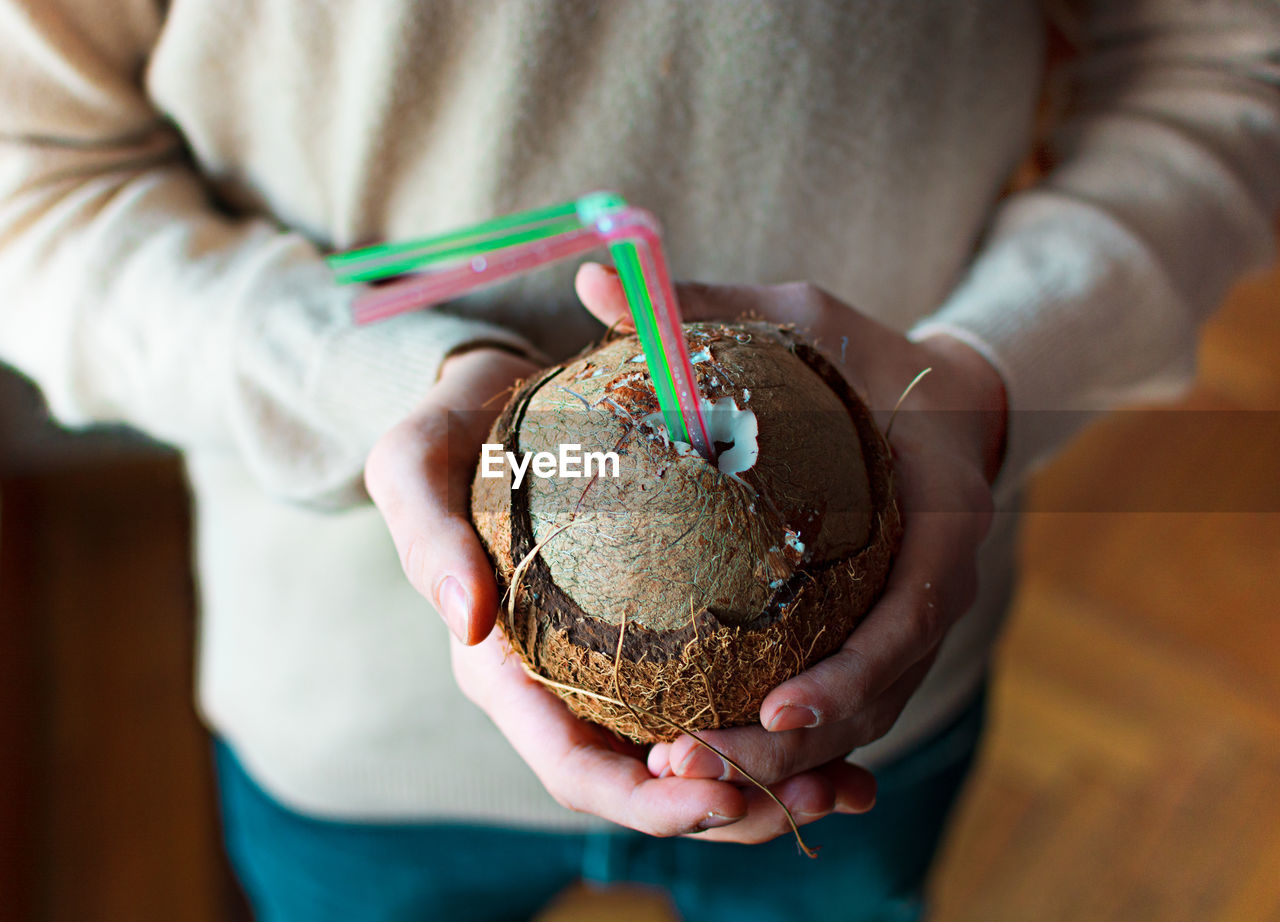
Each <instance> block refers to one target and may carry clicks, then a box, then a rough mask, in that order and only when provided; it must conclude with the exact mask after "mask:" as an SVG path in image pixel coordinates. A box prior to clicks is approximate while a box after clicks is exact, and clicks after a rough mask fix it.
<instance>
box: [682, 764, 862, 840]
mask: <svg viewBox="0 0 1280 922" xmlns="http://www.w3.org/2000/svg"><path fill="white" fill-rule="evenodd" d="M772 791H773V794H774V796H775V797H777V798H778V800H780V801H782V803H783V804H785V805H786V807H787V809H788V810H790V811H791V818H792V819H793V820H794V821H795V824H796V825H797V826H807V825H808V824H809V823H815V822H817V821H818V820H820V819H823V818H824V817H826V816H829V815H830V814H831V813H832V812H833V811H834V810H835V808H836V791H835V788H834V786H833V785H832V783H831V780H830V779H829V778H828V777H827V776H826V775H825V774H824V773H822V772H806V773H804V774H802V775H797V776H795V777H793V778H788V779H787V780H786V781H783V782H780V783H779V784H777V785H774V786H773V788H772ZM745 796H746V801H747V813H746V815H745V816H744V817H743V818H742V819H740V820H738V821H737V822H736V823H733V824H732V825H729V826H724V827H719V828H714V829H708V830H705V831H701V832H699V833H697V837H698V838H699V839H706V840H708V841H713V842H738V843H741V844H746V845H755V844H758V843H761V842H768V841H770V840H771V839H776V838H777V837H778V836H781V835H789V834H790V833H791V831H792V830H791V822H790V821H789V820H788V819H787V815H786V813H784V812H783V810H782V807H780V806H779V805H778V804H777V802H775V801H774V800H773V798H771V797H769V795H767V794H765V793H764V792H763V791H761V790H759V789H758V788H748V789H746V791H745Z"/></svg>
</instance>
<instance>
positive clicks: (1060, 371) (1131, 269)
mask: <svg viewBox="0 0 1280 922" xmlns="http://www.w3.org/2000/svg"><path fill="white" fill-rule="evenodd" d="M937 334H946V335H948V336H953V337H955V338H957V339H959V340H961V341H962V342H964V343H966V344H967V345H969V346H970V347H971V348H973V349H975V350H977V351H978V352H979V353H980V354H981V355H982V356H984V357H985V358H986V359H987V360H988V361H989V362H990V363H991V364H992V366H994V367H995V369H996V370H997V371H998V372H999V373H1000V375H1001V376H1002V377H1003V378H1004V383H1005V390H1006V395H1007V399H1008V410H1009V413H1008V430H1007V434H1006V440H1007V441H1006V450H1005V459H1004V464H1003V466H1002V468H1001V472H1000V475H999V477H998V478H997V480H996V483H995V486H994V491H995V493H996V495H997V497H999V496H1002V495H1004V494H1005V493H1008V492H1009V491H1012V490H1016V489H1017V488H1018V487H1019V486H1020V485H1021V484H1022V483H1023V482H1024V480H1025V479H1026V477H1027V476H1028V474H1029V473H1030V472H1031V471H1032V470H1034V469H1035V467H1036V466H1037V465H1039V464H1041V463H1042V462H1044V461H1045V460H1046V459H1047V458H1048V457H1049V456H1050V455H1051V454H1052V452H1054V451H1055V450H1057V449H1058V448H1060V447H1061V446H1062V445H1063V444H1064V443H1065V442H1067V441H1068V440H1069V439H1070V438H1071V437H1072V436H1073V435H1074V434H1075V433H1076V432H1078V431H1079V430H1080V429H1081V428H1082V427H1083V426H1084V425H1085V423H1086V422H1088V420H1089V419H1091V418H1092V417H1093V416H1094V415H1095V414H1097V413H1098V412H1100V411H1102V410H1106V409H1110V408H1112V407H1115V406H1117V405H1118V404H1121V403H1124V402H1137V401H1148V400H1160V399H1168V398H1169V397H1171V396H1175V395H1176V394H1177V393H1178V392H1179V391H1180V390H1181V389H1182V388H1183V387H1184V386H1185V385H1186V384H1187V383H1188V382H1189V381H1190V380H1191V378H1192V376H1193V374H1194V357H1195V322H1194V320H1193V317H1192V312H1191V311H1190V310H1189V309H1188V308H1187V307H1186V306H1185V305H1184V304H1183V303H1182V302H1181V300H1180V298H1179V296H1178V294H1177V293H1176V292H1175V291H1174V290H1173V289H1172V288H1171V286H1170V285H1169V283H1168V281H1167V279H1166V277H1165V275H1164V273H1163V272H1162V271H1161V268H1160V266H1159V265H1158V264H1157V262H1156V261H1155V260H1154V259H1153V257H1152V256H1151V254H1150V253H1149V251H1148V250H1147V249H1146V248H1145V247H1144V246H1143V244H1142V243H1141V241H1140V240H1138V239H1137V238H1136V237H1135V236H1134V235H1132V234H1131V233H1130V232H1129V231H1128V230H1127V229H1126V228H1124V227H1123V226H1122V225H1120V224H1119V223H1118V222H1115V221H1114V220H1112V219H1111V218H1110V217H1109V216H1108V215H1107V214H1106V213H1105V212H1102V211H1101V210H1098V209H1095V208H1093V207H1090V206H1088V205H1085V204H1082V203H1079V202H1076V201H1073V200H1071V199H1068V198H1065V197H1062V196H1057V195H1054V194H1052V193H1024V195H1023V196H1020V197H1019V200H1017V201H1015V202H1012V203H1011V204H1010V205H1008V206H1006V208H1005V210H1004V211H1003V212H1002V216H1001V220H1000V222H999V223H998V224H997V225H996V227H995V229H994V232H993V235H992V239H991V241H990V243H989V244H988V245H987V247H986V248H985V249H984V251H983V252H982V254H981V255H980V256H979V258H978V260H977V261H976V262H975V263H974V266H973V268H972V269H971V271H970V272H969V274H968V276H967V277H966V278H965V279H964V280H963V281H962V282H961V284H960V285H959V286H958V287H957V288H956V290H955V291H954V292H953V294H952V295H951V297H950V298H949V299H948V300H947V302H946V304H944V305H943V306H942V308H941V309H940V310H939V311H938V312H937V313H936V314H934V315H933V316H931V317H927V318H925V319H923V320H922V321H921V322H920V323H918V324H916V325H915V326H914V327H913V328H912V329H911V330H910V332H909V333H908V336H909V337H910V338H911V339H913V340H919V339H923V338H925V337H927V336H931V335H937Z"/></svg>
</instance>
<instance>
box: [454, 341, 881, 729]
mask: <svg viewBox="0 0 1280 922" xmlns="http://www.w3.org/2000/svg"><path fill="white" fill-rule="evenodd" d="M685 336H686V340H687V343H688V347H689V352H690V355H691V357H692V358H693V361H694V369H695V371H696V373H697V376H698V382H699V388H700V390H701V392H702V394H703V396H704V398H705V399H706V401H707V402H706V403H704V408H706V409H707V411H708V414H709V416H711V417H713V418H714V419H715V420H718V421H720V422H717V423H716V424H714V425H713V429H714V430H715V432H714V433H713V438H717V439H721V438H723V439H727V440H728V441H725V442H722V443H721V444H720V445H719V446H718V447H719V449H720V452H719V454H720V458H721V460H722V463H723V462H724V461H725V460H726V459H731V458H733V459H736V461H737V464H736V465H734V464H729V465H728V466H727V472H726V470H721V469H720V468H718V467H717V466H716V465H714V464H712V463H710V462H708V461H707V460H705V459H703V458H702V457H701V456H699V455H697V454H696V453H694V452H692V451H691V450H689V448H688V446H684V445H682V444H681V443H678V442H672V441H671V440H670V439H669V438H668V436H667V434H666V431H665V427H664V426H663V425H662V422H661V415H660V413H658V404H657V398H656V396H655V393H654V389H653V385H652V382H651V380H650V378H649V375H648V372H647V369H646V366H645V364H644V360H643V356H642V355H641V350H640V345H639V342H638V340H637V339H636V338H635V337H634V336H627V337H620V338H616V339H613V340H611V341H609V342H607V343H606V344H604V345H603V346H601V347H599V348H598V349H596V350H595V351H592V352H589V353H587V354H585V355H583V356H581V357H579V358H578V359H576V360H574V361H571V362H569V363H567V364H564V365H561V366H558V367H556V368H552V369H550V370H548V371H547V372H545V373H543V374H540V375H538V376H537V377H535V378H533V379H531V380H529V381H527V382H525V383H524V384H523V385H522V386H521V387H520V388H519V389H518V390H517V391H516V392H515V393H514V395H513V396H512V397H511V399H510V401H509V402H508V404H507V406H506V407H505V409H504V410H503V412H502V414H501V416H500V417H499V419H498V421H497V422H496V423H495V425H494V427H493V431H492V433H491V434H490V437H489V441H490V442H494V443H501V444H502V445H503V446H504V449H505V450H506V451H510V452H513V453H515V454H516V456H517V457H519V456H520V455H522V454H523V453H525V452H538V451H552V452H555V451H557V450H558V448H559V446H560V445H561V444H564V443H572V444H579V445H581V446H582V450H583V451H600V452H603V451H614V452H616V453H617V454H618V456H619V471H618V474H619V476H617V477H613V476H599V475H597V476H593V477H582V478H576V479H574V478H563V477H547V478H542V477H536V476H534V475H533V473H532V468H531V469H530V472H529V473H527V474H526V476H525V479H524V481H523V482H522V483H521V484H520V486H519V488H515V487H514V481H515V478H514V477H513V476H512V474H511V472H510V470H509V469H508V466H507V465H503V468H502V470H503V476H501V477H497V478H492V477H488V478H486V477H481V476H480V472H479V471H477V475H476V478H475V480H474V482H473V485H472V497H471V501H472V518H473V520H474V522H475V525H476V528H477V531H478V532H479V534H480V536H481V539H482V540H483V542H484V544H485V547H486V549H487V551H488V553H489V555H490V558H491V560H492V561H493V564H494V569H495V572H496V574H497V578H498V581H499V585H500V586H501V587H502V588H503V589H506V590H509V591H513V592H514V596H513V598H512V599H511V600H510V606H509V608H508V609H505V610H504V611H503V613H502V616H501V618H500V623H501V626H502V629H503V631H504V633H505V635H506V638H507V640H508V642H509V643H510V646H511V648H512V649H513V650H514V651H515V653H516V654H518V655H519V656H520V657H521V659H523V660H524V662H525V664H526V665H527V666H528V667H529V668H530V670H532V671H533V672H535V673H537V674H538V675H541V676H544V677H545V678H547V679H550V680H552V681H554V682H558V683H562V684H564V685H568V686H572V687H574V688H579V689H584V690H586V691H588V692H592V693H594V694H596V695H599V696H602V697H604V698H611V699H614V700H615V701H618V702H622V703H621V704H617V703H610V702H608V701H602V700H599V699H597V698H591V697H588V696H585V695H580V694H575V693H572V692H567V691H563V690H557V689H553V690H555V691H556V693H557V694H560V695H561V697H562V698H563V699H564V700H565V701H566V703H567V704H568V706H569V707H570V709H572V710H573V712H574V713H575V714H577V715H579V716H580V717H583V718H585V719H587V720H590V721H594V722H596V723H599V724H602V725H604V726H606V727H609V728H611V729H613V730H614V731H616V732H618V733H620V734H622V735H624V736H627V737H630V738H631V739H634V740H637V741H640V742H652V741H656V740H670V739H674V738H675V737H676V736H677V735H678V731H677V730H675V729H674V727H673V725H678V726H680V727H683V728H688V729H693V730H699V729H710V728H715V727H726V726H735V725H741V724H748V723H753V722H755V721H757V720H758V719H759V710H760V704H761V702H762V701H763V700H764V697H765V695H767V694H768V692H769V691H770V690H771V689H773V688H774V687H775V686H777V685H779V684H780V683H782V682H784V681H786V680H787V679H789V678H791V677H792V676H794V675H796V674H798V673H799V672H801V671H803V670H804V669H806V668H808V667H809V666H811V665H812V664H814V663H816V662H817V661H818V660H820V659H822V658H823V657H825V656H827V655H829V654H830V653H832V652H833V651H834V650H835V649H836V648H838V647H839V646H840V644H841V643H842V642H843V641H844V640H845V638H846V637H848V635H849V633H850V632H851V631H852V630H853V628H854V626H855V625H856V624H857V622H858V620H859V619H860V618H861V617H862V616H863V614H864V613H865V612H866V611H867V610H868V609H869V608H870V606H871V605H872V603H873V602H874V601H875V600H876V598H877V597H878V596H879V594H880V592H881V591H882V589H883V587H884V583H885V579H886V576H887V574H888V571H889V566H890V563H891V559H892V556H893V554H894V552H895V550H896V547H897V543H898V540H899V537H900V532H901V526H900V519H899V514H898V508H897V505H896V502H895V500H894V493H893V478H892V465H891V457H890V452H889V448H888V445H887V443H886V442H885V440H884V438H883V437H882V436H881V434H880V431H879V429H878V428H877V427H876V425H875V422H874V420H873V419H872V417H871V414H870V412H869V411H868V410H867V408H866V407H865V406H864V405H863V403H862V402H861V401H860V400H859V399H858V398H857V396H856V395H855V394H854V392H853V391H852V389H851V388H850V387H849V385H848V384H847V382H846V381H845V379H844V378H843V376H842V375H841V374H840V373H839V372H838V371H837V370H836V369H835V368H834V367H833V366H832V365H831V364H830V363H829V362H828V361H827V360H826V359H825V358H823V357H822V355H820V354H819V353H818V351H817V350H816V349H814V348H813V347H812V346H810V345H809V344H808V343H806V342H805V341H804V340H803V339H802V338H800V337H799V336H798V335H796V334H795V333H793V332H791V331H790V330H789V329H787V328H780V327H777V326H773V325H769V324H762V323H734V324H724V323H709V324H708V323H703V324H686V326H685ZM712 407H714V408H715V409H714V412H713V411H712V410H711V408H712ZM746 410H749V411H750V413H749V414H745V413H744V412H743V411H746ZM752 416H753V419H749V418H748V417H752ZM725 420H729V422H730V425H728V426H727V427H726V425H725V424H724V421H725ZM752 423H754V429H755V431H756V434H755V436H754V444H755V447H756V448H757V449H758V455H757V456H756V457H755V458H754V462H753V463H751V464H750V465H749V466H747V467H745V469H742V470H737V471H735V470H734V467H735V466H742V465H743V463H744V462H743V459H744V458H745V457H748V456H746V455H743V454H742V451H741V450H742V449H743V448H744V446H745V447H750V444H751V443H752V441H753V439H752V431H751V430H752V428H753V427H752V425H751V424H752ZM716 433H718V434H716ZM735 449H738V450H739V451H738V454H737V455H734V454H731V453H732V452H734V451H735ZM609 473H612V471H611V470H610V471H609ZM535 548H536V549H537V551H536V553H535V552H534V551H535ZM522 562H523V563H524V566H521V564H522ZM517 568H520V571H519V573H518V574H517ZM517 576H518V579H517V585H516V586H515V588H514V590H511V589H510V587H511V582H512V580H513V577H517ZM655 715H661V719H658V718H657V717H656V716H655Z"/></svg>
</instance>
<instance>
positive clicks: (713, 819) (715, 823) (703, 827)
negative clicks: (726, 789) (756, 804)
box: [693, 810, 742, 832]
mask: <svg viewBox="0 0 1280 922" xmlns="http://www.w3.org/2000/svg"><path fill="white" fill-rule="evenodd" d="M740 819H742V817H741V816H724V815H722V814H719V813H716V812H715V811H714V810H712V811H710V812H708V813H707V815H706V816H705V817H703V818H702V819H701V820H699V821H698V825H696V826H694V827H693V831H694V832H706V831H707V830H708V829H718V828H719V827H721V826H728V825H729V824H731V823H736V822H738V820H740Z"/></svg>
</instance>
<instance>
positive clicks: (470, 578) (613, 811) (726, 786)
mask: <svg viewBox="0 0 1280 922" xmlns="http://www.w3.org/2000/svg"><path fill="white" fill-rule="evenodd" d="M536 371H537V369H536V367H535V366H534V365H532V364H531V363H530V362H528V361H526V360H524V359H521V358H519V357H517V356H514V355H511V354H508V353H506V352H502V351H499V350H494V349H477V350H474V351H471V352H466V353H462V354H459V355H455V356H454V357H452V358H450V359H449V360H448V361H446V363H445V365H444V367H443V369H442V371H441V376H440V380H439V381H438V382H437V384H436V385H435V386H434V387H433V388H432V390H431V391H430V392H429V393H428V394H427V395H426V398H425V399H424V400H423V402H422V403H421V404H420V405H419V407H418V409H417V411H416V412H415V413H414V414H413V415H412V416H411V417H410V418H409V419H406V420H405V421H404V422H402V423H401V424H400V425H398V426H396V427H395V428H394V429H392V430H391V431H390V432H388V433H387V434H386V435H385V436H384V437H383V438H382V439H381V440H380V441H379V442H378V444H377V445H376V446H375V448H374V450H373V452H372V453H371V455H370V457H369V459H368V462H367V464H366V471H365V480H366V484H367V486H368V490H369V494H370V496H371V497H372V498H373V500H374V502H375V503H376V504H377V506H378V508H379V510H380V511H381V512H382V514H383V517H384V518H385V520H386V522H387V526H388V528H389V530H390V532H391V535H392V537H393V539H394V541H395V544H396V547H397V550H398V551H399V555H400V560H401V564H402V566H403V568H404V571H405V573H406V575H407V576H408V578H409V579H410V581H411V582H412V584H413V585H414V587H415V588H416V589H417V590H418V591H419V592H420V593H421V594H422V595H423V596H424V597H426V598H427V599H428V600H429V601H431V602H432V604H434V605H435V607H436V608H437V609H438V610H439V611H440V612H441V613H442V614H443V615H444V617H445V619H446V621H447V622H448V623H449V627H450V630H451V632H452V634H453V635H454V637H453V639H452V652H453V667H454V675H455V678H456V680H457V681H458V684H459V686H460V687H461V689H462V691H463V692H464V693H465V694H466V695H467V696H468V697H469V698H470V699H471V700H472V701H474V702H475V703H476V704H477V705H478V706H479V707H480V708H481V709H482V710H484V711H485V713H486V714H487V715H488V716H489V717H490V719H492V720H493V722H494V723H495V724H496V725H497V726H498V728H499V730H501V731H502V733H503V734H504V735H505V736H506V737H507V739H508V740H509V741H510V742H511V744H512V746H513V747H514V748H515V749H516V751H517V752H519V753H520V755H521V757H522V758H524V760H525V761H526V762H527V763H528V764H529V765H530V767H531V768H532V769H533V771H534V772H535V773H536V774H537V775H538V777H539V779H540V780H541V781H542V782H543V784H544V785H545V786H546V788H547V790H548V791H549V792H550V793H551V794H552V796H554V797H555V798H556V799H557V800H559V801H560V802H561V803H562V804H564V805H565V806H568V807H570V808H572V809H575V810H580V811H586V812H591V813H594V814H596V815H598V816H601V817H604V818H606V819H609V820H612V821H613V822H616V823H619V824H621V825H624V826H628V827H630V828H633V829H637V830H640V831H642V832H646V833H650V834H652V835H660V836H668V835H678V834H682V833H688V832H695V831H700V830H703V829H709V828H713V827H715V826H719V825H724V824H733V826H732V830H733V831H732V833H731V835H732V836H733V837H734V838H735V839H736V840H738V841H760V840H764V839H770V838H773V837H775V836H777V835H780V834H783V833H785V832H787V831H788V830H789V828H790V827H789V825H788V823H787V820H786V817H785V816H784V814H783V812H782V810H781V809H780V808H779V807H778V806H777V805H776V804H774V803H773V802H772V801H769V800H767V799H766V798H764V797H763V796H760V797H756V796H754V795H752V794H747V793H744V792H743V790H742V789H741V788H740V787H739V786H738V785H735V784H733V783H728V782H721V781H713V780H701V779H686V778H675V777H667V778H661V779H659V778H655V777H654V776H653V775H652V774H651V773H650V772H649V770H648V769H647V768H646V766H645V762H644V758H645V755H646V751H645V749H644V748H643V747H641V746H635V745H628V744H625V743H623V742H621V741H620V740H619V739H618V738H617V737H616V736H614V735H613V734H611V733H609V732H607V731H605V730H603V729H601V728H600V727H598V726H596V725H594V724H592V723H589V722H587V721H584V720H581V719H579V718H577V717H575V716H573V714H571V713H570V712H569V710H568V709H567V708H566V706H565V704H564V703H563V702H562V701H561V700H560V699H558V698H557V697H555V696H554V695H553V694H551V693H550V692H549V691H548V690H547V689H546V688H545V687H543V686H541V685H539V684H538V683H536V682H534V681H533V680H532V679H530V678H529V676H528V675H527V674H526V672H525V671H524V669H523V668H522V667H521V665H520V662H519V660H518V659H517V658H516V657H514V656H511V655H509V653H508V652H507V651H506V649H505V646H504V642H503V639H502V638H501V637H500V635H499V634H498V632H491V628H492V627H493V624H494V619H495V617H496V616H497V613H498V604H499V593H498V590H497V587H496V586H495V584H494V579H493V569H492V565H491V563H490V561H489V559H488V557H487V556H486V554H485V551H484V549H483V548H482V546H481V544H480V542H479V540H478V539H477V537H476V534H475V532H474V531H473V530H472V527H471V523H470V519H469V516H468V510H467V504H466V497H467V495H468V492H469V490H468V487H469V484H470V480H471V477H472V474H473V472H474V471H475V469H476V459H477V458H478V457H479V456H480V453H481V445H482V443H483V442H484V441H485V439H486V435H487V433H488V432H489V429H490V425H491V424H492V422H493V420H494V419H495V418H496V417H497V416H498V413H499V410H500V409H501V407H502V404H503V403H504V401H505V398H506V396H507V394H508V393H509V392H510V390H511V389H512V386H513V384H515V383H516V381H517V380H518V379H521V378H528V377H530V376H532V375H534V374H535V372H536ZM873 792H874V781H873V780H872V779H871V777H870V775H868V774H867V773H866V772H865V771H863V770H862V769H859V768H856V767H855V766H851V765H848V764H846V763H844V762H843V761H840V760H836V761H835V762H833V763H832V764H831V765H827V766H822V767H820V768H818V769H816V770H813V771H806V772H800V773H796V774H794V776H793V777H791V778H789V779H787V780H786V781H785V782H784V783H782V784H779V785H776V786H775V793H776V794H777V796H778V797H779V798H780V799H781V800H782V802H783V803H785V804H786V805H787V807H788V808H789V809H790V810H792V811H793V813H795V815H796V819H797V821H798V822H800V823H806V822H812V821H813V820H816V819H819V818H821V817H823V816H825V815H827V814H828V813H830V812H831V811H832V810H833V809H843V810H846V811H855V810H864V809H867V808H869V806H870V804H871V801H872V799H873V796H874V794H873Z"/></svg>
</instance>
